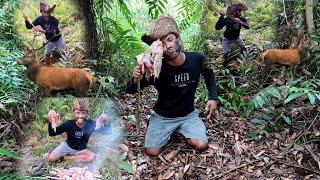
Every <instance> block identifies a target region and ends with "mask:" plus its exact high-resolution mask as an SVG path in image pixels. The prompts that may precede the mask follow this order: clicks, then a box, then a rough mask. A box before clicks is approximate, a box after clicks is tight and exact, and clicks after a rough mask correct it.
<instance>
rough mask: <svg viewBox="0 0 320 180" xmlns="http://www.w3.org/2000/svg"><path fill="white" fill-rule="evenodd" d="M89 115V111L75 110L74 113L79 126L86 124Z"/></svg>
mask: <svg viewBox="0 0 320 180" xmlns="http://www.w3.org/2000/svg"><path fill="white" fill-rule="evenodd" d="M87 115H88V111H80V110H77V109H76V110H75V111H74V117H75V119H76V122H77V124H79V125H81V124H84V121H85V119H86V117H87Z"/></svg>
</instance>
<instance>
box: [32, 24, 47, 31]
mask: <svg viewBox="0 0 320 180" xmlns="http://www.w3.org/2000/svg"><path fill="white" fill-rule="evenodd" d="M32 29H33V30H35V31H38V32H41V33H45V32H46V31H45V30H44V29H42V27H41V26H40V25H38V26H34V27H33V28H32Z"/></svg>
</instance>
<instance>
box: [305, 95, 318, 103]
mask: <svg viewBox="0 0 320 180" xmlns="http://www.w3.org/2000/svg"><path fill="white" fill-rule="evenodd" d="M307 96H308V98H309V101H310V103H311V104H314V103H315V102H316V96H315V95H314V94H312V93H307Z"/></svg>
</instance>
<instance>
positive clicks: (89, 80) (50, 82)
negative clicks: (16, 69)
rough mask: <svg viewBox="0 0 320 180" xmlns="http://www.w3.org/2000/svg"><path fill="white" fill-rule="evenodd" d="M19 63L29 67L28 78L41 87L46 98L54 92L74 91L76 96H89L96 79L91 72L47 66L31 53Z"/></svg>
mask: <svg viewBox="0 0 320 180" xmlns="http://www.w3.org/2000/svg"><path fill="white" fill-rule="evenodd" d="M19 63H20V64H22V65H25V66H26V67H27V72H26V73H27V77H28V78H29V79H30V80H31V81H33V82H34V83H35V84H37V85H38V86H39V88H40V89H41V90H42V91H43V94H44V96H49V95H50V93H51V91H53V90H65V89H74V90H75V91H76V95H78V96H87V94H88V91H89V87H90V86H91V85H92V84H93V83H95V82H96V78H95V77H94V76H93V75H92V74H91V73H89V72H87V71H85V70H83V69H79V68H61V67H54V66H45V65H42V64H41V63H40V60H39V59H38V58H36V57H34V56H32V55H31V57H30V53H29V54H27V56H26V57H24V58H21V59H20V60H19Z"/></svg>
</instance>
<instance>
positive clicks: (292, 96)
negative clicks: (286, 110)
mask: <svg viewBox="0 0 320 180" xmlns="http://www.w3.org/2000/svg"><path fill="white" fill-rule="evenodd" d="M304 95H305V94H304V93H295V94H290V95H289V96H288V98H287V99H285V100H284V102H283V103H284V104H287V103H288V102H290V101H292V100H294V99H296V98H298V97H301V96H304Z"/></svg>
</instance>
